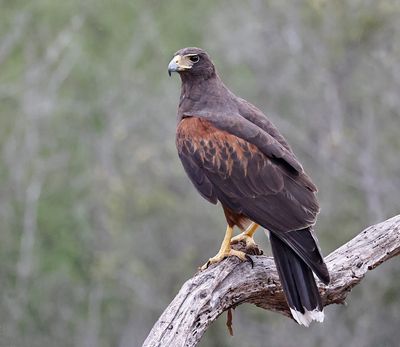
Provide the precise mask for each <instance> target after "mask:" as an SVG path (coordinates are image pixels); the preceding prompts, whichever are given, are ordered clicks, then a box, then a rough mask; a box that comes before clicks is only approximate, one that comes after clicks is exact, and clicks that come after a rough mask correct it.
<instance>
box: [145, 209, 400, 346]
mask: <svg viewBox="0 0 400 347" xmlns="http://www.w3.org/2000/svg"><path fill="white" fill-rule="evenodd" d="M399 254H400V215H397V216H395V217H393V218H391V219H388V220H386V221H385V222H382V223H380V224H377V225H374V226H370V227H368V228H367V229H365V230H364V231H362V232H361V233H360V234H359V235H357V236H356V237H355V238H353V239H352V240H350V241H349V242H347V243H346V244H344V245H343V246H342V247H340V248H338V249H336V250H335V251H334V252H332V253H331V254H330V255H328V256H327V257H326V258H325V261H326V263H327V266H328V269H329V271H330V274H331V283H330V284H329V285H328V286H325V285H324V284H322V282H320V281H318V286H319V289H320V293H321V295H322V300H323V304H324V306H327V305H330V304H340V303H343V302H344V300H345V298H346V296H347V295H348V294H349V292H350V291H351V289H352V288H353V287H354V286H355V285H357V284H358V283H359V282H360V281H361V280H362V279H363V278H364V276H365V274H366V273H367V272H368V270H372V269H374V268H376V267H377V266H378V265H380V264H382V263H383V262H384V261H386V260H388V259H390V258H392V257H394V256H396V255H399ZM252 259H253V261H254V268H253V269H252V268H251V264H250V263H249V262H240V261H239V260H238V259H236V258H234V257H232V258H229V259H228V260H224V261H223V262H221V263H219V264H217V265H215V266H211V267H210V268H209V269H207V270H205V271H202V272H198V273H197V274H195V276H194V277H193V278H191V279H189V280H188V281H187V282H186V283H185V284H184V285H183V286H182V288H181V290H180V291H179V293H178V295H177V296H176V297H175V298H174V300H173V301H172V302H171V303H170V305H169V306H168V307H167V308H166V310H165V311H164V313H163V314H162V315H161V317H160V318H159V319H158V321H157V322H156V324H155V325H154V327H153V329H152V330H151V331H150V334H149V336H148V337H147V339H146V341H145V342H144V345H143V346H144V347H155V346H160V347H161V346H176V347H183V346H185V347H191V346H196V345H197V343H198V342H199V341H200V339H201V337H202V336H203V334H204V332H205V331H206V330H207V328H208V327H209V325H210V324H211V323H212V322H213V321H214V320H215V319H216V318H217V317H218V316H219V315H220V314H221V313H222V312H224V311H226V310H228V309H230V308H234V307H236V306H238V305H240V304H243V303H252V304H254V305H256V306H258V307H261V308H264V309H266V310H272V311H275V312H279V313H282V314H284V315H286V316H288V317H291V316H290V312H289V308H288V306H287V304H286V301H285V298H284V295H283V292H282V288H281V285H280V282H279V278H278V274H277V272H276V268H275V264H274V260H273V258H272V257H266V256H252Z"/></svg>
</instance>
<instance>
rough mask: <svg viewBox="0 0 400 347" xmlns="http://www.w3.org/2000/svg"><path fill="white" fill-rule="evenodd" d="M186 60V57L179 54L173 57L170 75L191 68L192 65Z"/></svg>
mask: <svg viewBox="0 0 400 347" xmlns="http://www.w3.org/2000/svg"><path fill="white" fill-rule="evenodd" d="M186 60H187V58H186V57H182V56H181V55H179V54H178V55H176V56H175V57H173V58H172V60H171V61H170V63H169V64H168V75H170V76H171V72H180V71H185V70H189V69H191V68H192V67H191V66H190V65H187V64H185V63H186Z"/></svg>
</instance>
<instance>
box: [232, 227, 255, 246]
mask: <svg viewBox="0 0 400 347" xmlns="http://www.w3.org/2000/svg"><path fill="white" fill-rule="evenodd" d="M258 227H259V225H258V224H257V223H254V222H252V223H251V224H250V226H249V227H248V228H247V229H246V230H245V231H243V232H242V233H241V234H239V235H238V236H235V237H233V238H232V239H231V243H232V244H235V243H238V242H240V241H244V242H246V248H249V247H254V246H255V245H256V243H255V242H254V239H253V235H254V234H255V232H256V231H257V229H258Z"/></svg>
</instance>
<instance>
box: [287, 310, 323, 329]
mask: <svg viewBox="0 0 400 347" xmlns="http://www.w3.org/2000/svg"><path fill="white" fill-rule="evenodd" d="M290 312H291V313H292V316H293V318H294V319H295V320H296V322H297V323H299V324H300V325H304V326H305V327H308V326H310V323H311V322H312V321H314V320H315V321H317V322H320V323H322V322H323V321H324V312H323V311H318V310H313V311H307V310H306V309H304V313H301V312H299V311H296V310H294V309H292V308H291V309H290Z"/></svg>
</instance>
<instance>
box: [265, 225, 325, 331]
mask: <svg viewBox="0 0 400 347" xmlns="http://www.w3.org/2000/svg"><path fill="white" fill-rule="evenodd" d="M270 242H271V248H272V253H273V255H274V259H275V264H276V268H277V270H278V274H279V278H280V280H281V283H282V287H283V291H284V293H285V296H286V300H287V303H288V305H289V308H290V312H291V313H292V316H293V318H294V319H295V320H296V321H297V323H299V324H301V325H304V326H306V327H308V326H309V325H310V323H311V322H312V321H313V320H315V321H318V322H322V321H323V320H324V312H323V306H322V302H321V296H320V295H319V292H318V288H317V285H316V283H315V279H314V276H313V272H312V271H311V269H310V267H309V266H308V265H307V264H306V263H305V262H304V261H303V260H302V259H301V258H300V257H299V256H298V255H297V254H296V253H295V252H294V251H293V250H292V248H291V247H289V246H288V245H287V244H286V243H284V242H283V241H282V240H280V239H279V238H278V237H277V236H276V235H274V233H273V232H271V233H270ZM328 281H329V280H328Z"/></svg>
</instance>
